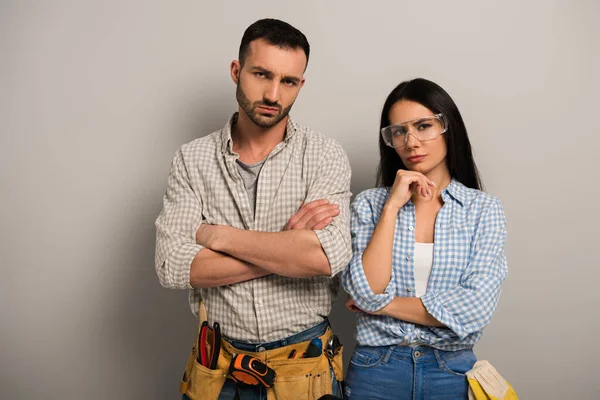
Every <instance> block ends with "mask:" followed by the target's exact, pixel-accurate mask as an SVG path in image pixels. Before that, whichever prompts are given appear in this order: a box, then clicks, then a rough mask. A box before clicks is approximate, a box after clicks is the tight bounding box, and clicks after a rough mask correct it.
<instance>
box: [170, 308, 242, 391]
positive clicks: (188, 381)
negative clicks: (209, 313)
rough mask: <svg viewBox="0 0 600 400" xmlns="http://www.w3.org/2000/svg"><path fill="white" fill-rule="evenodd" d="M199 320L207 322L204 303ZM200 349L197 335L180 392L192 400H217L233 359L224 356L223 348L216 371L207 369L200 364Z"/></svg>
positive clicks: (180, 384)
mask: <svg viewBox="0 0 600 400" xmlns="http://www.w3.org/2000/svg"><path fill="white" fill-rule="evenodd" d="M199 320H200V324H201V323H202V322H203V321H205V320H206V309H205V308H204V305H203V304H202V302H201V303H200V315H199ZM199 347H200V345H199V343H198V335H196V340H195V341H194V345H193V347H192V351H191V352H190V355H189V357H188V361H187V364H186V366H185V372H184V373H183V377H182V378H181V382H180V383H179V392H180V393H181V394H186V395H187V396H188V397H189V398H190V399H191V400H217V399H218V398H219V394H220V393H221V389H223V385H224V384H225V380H226V379H227V373H228V368H229V363H230V362H231V358H229V359H227V354H224V352H223V350H222V348H221V351H220V352H219V359H218V362H217V367H216V369H210V368H207V367H205V366H204V365H202V364H201V363H199V362H198V349H199ZM207 347H208V349H209V351H210V350H211V349H210V344H209V343H207Z"/></svg>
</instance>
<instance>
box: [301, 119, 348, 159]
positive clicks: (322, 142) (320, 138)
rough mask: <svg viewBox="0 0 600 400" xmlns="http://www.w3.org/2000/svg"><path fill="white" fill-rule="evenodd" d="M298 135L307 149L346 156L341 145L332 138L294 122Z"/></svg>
mask: <svg viewBox="0 0 600 400" xmlns="http://www.w3.org/2000/svg"><path fill="white" fill-rule="evenodd" d="M294 124H295V126H296V129H297V130H298V133H300V136H301V138H302V140H303V141H304V142H305V144H306V147H307V148H314V149H321V150H323V151H330V152H331V151H333V152H334V153H337V154H339V155H343V156H346V152H345V151H344V149H343V147H342V146H341V144H340V143H339V142H338V141H337V140H335V139H334V138H332V137H331V136H328V135H325V134H324V133H321V132H319V131H317V130H315V129H313V128H311V127H308V126H306V125H302V124H298V123H296V122H294Z"/></svg>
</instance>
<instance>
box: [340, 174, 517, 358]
mask: <svg viewBox="0 0 600 400" xmlns="http://www.w3.org/2000/svg"><path fill="white" fill-rule="evenodd" d="M389 193H390V189H389V188H376V189H370V190H366V191H364V192H362V193H360V194H359V195H358V196H356V199H355V200H354V201H353V203H352V206H351V218H350V219H351V223H350V227H351V233H352V250H353V257H352V260H351V261H350V265H349V266H348V268H347V269H346V270H345V271H344V273H343V277H342V284H343V287H344V289H345V290H346V292H348V293H349V294H350V296H351V297H352V298H353V299H354V301H355V303H356V305H357V306H358V307H359V308H361V309H363V310H365V311H377V310H379V309H381V308H383V307H384V306H386V305H387V304H389V303H390V302H391V301H392V300H393V299H394V297H396V296H398V297H414V296H415V290H414V287H415V281H414V248H415V206H414V204H413V203H412V202H411V201H409V202H408V203H407V204H406V205H405V206H404V207H403V208H402V209H401V210H400V213H399V216H398V219H397V221H396V231H395V236H394V245H393V257H392V277H391V279H390V282H389V284H388V286H387V288H386V289H385V291H384V293H382V294H375V293H374V292H373V291H372V290H371V288H370V286H369V283H368V281H367V278H366V276H365V273H364V270H363V267H362V255H363V252H364V250H365V248H366V247H367V244H368V243H369V240H370V239H371V237H372V235H373V231H374V230H375V226H376V225H377V222H378V221H379V218H380V216H381V212H382V210H383V206H384V204H385V202H386V200H387V199H388V197H389ZM442 199H443V201H444V205H443V207H442V209H441V210H440V212H439V213H438V215H437V219H436V222H435V237H434V259H433V268H432V270H431V275H430V278H429V282H428V285H427V291H426V293H425V294H424V295H423V296H422V297H421V301H422V302H423V304H424V305H425V308H426V309H427V311H428V312H429V313H430V314H431V315H432V316H433V317H435V318H436V319H437V320H438V321H440V322H442V323H443V324H444V325H445V326H446V327H447V328H437V327H425V326H422V325H416V324H412V323H409V322H406V321H402V320H399V319H395V318H392V317H386V316H377V315H371V314H367V313H358V314H357V333H356V340H357V342H358V343H360V344H362V345H367V346H384V345H391V344H408V345H411V344H414V345H418V344H423V345H429V346H432V347H435V348H437V349H440V350H459V349H464V348H470V347H472V346H473V345H474V344H475V343H476V342H477V341H478V340H479V339H480V337H481V335H482V332H483V328H484V327H485V326H486V325H487V324H488V323H489V322H490V320H491V318H492V314H493V313H494V310H495V308H496V305H497V304H498V299H499V296H500V287H501V285H502V282H503V281H504V279H505V278H506V275H507V265H506V256H505V254H504V243H505V240H506V220H505V217H504V211H503V208H502V204H501V203H500V201H499V200H498V199H496V198H494V197H492V196H489V195H487V194H485V193H483V192H481V191H479V190H474V189H469V188H467V187H465V186H463V185H462V184H460V183H459V182H457V181H455V180H452V181H451V183H450V184H449V185H448V186H447V187H446V188H445V189H444V190H443V191H442Z"/></svg>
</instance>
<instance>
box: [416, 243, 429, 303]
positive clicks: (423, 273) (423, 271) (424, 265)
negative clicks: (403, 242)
mask: <svg viewBox="0 0 600 400" xmlns="http://www.w3.org/2000/svg"><path fill="white" fill-rule="evenodd" d="M432 267H433V243H415V273H414V274H415V296H417V297H421V296H423V295H424V294H425V292H426V291H427V282H429V275H431V268H432Z"/></svg>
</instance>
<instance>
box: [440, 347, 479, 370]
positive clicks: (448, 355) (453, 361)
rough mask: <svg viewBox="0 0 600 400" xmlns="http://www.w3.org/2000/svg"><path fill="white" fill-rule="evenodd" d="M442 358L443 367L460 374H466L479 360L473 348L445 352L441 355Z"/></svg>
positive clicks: (441, 364)
mask: <svg viewBox="0 0 600 400" xmlns="http://www.w3.org/2000/svg"><path fill="white" fill-rule="evenodd" d="M440 359H441V361H440V368H441V369H443V370H444V371H446V372H448V373H450V374H453V375H458V376H466V375H465V374H466V373H467V371H469V370H471V369H472V368H473V365H475V362H477V358H476V357H475V354H473V351H471V350H458V351H456V352H454V351H452V352H444V353H442V354H441V355H440Z"/></svg>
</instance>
